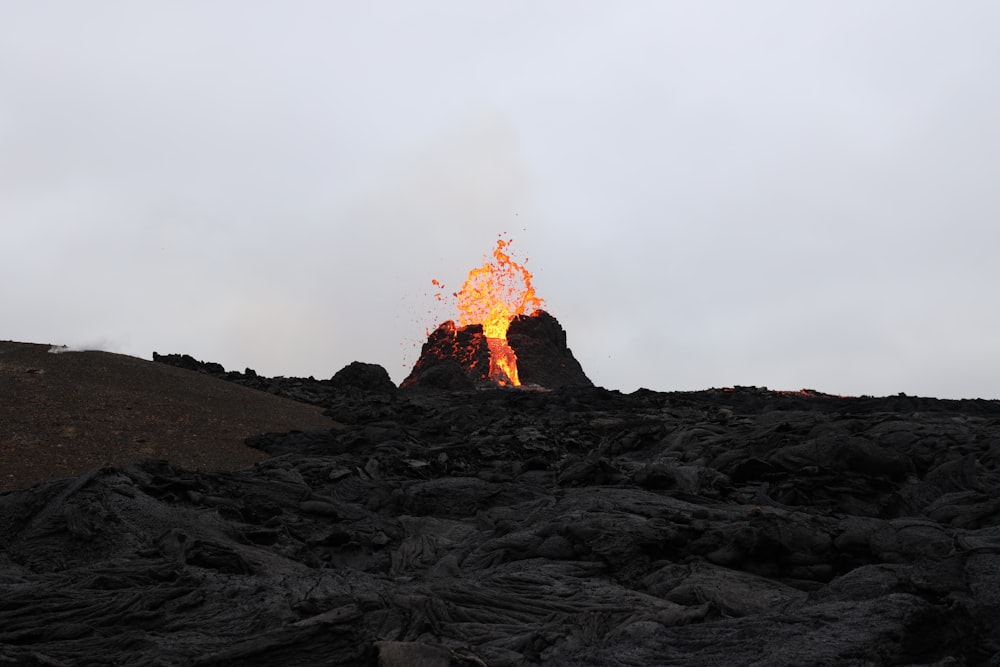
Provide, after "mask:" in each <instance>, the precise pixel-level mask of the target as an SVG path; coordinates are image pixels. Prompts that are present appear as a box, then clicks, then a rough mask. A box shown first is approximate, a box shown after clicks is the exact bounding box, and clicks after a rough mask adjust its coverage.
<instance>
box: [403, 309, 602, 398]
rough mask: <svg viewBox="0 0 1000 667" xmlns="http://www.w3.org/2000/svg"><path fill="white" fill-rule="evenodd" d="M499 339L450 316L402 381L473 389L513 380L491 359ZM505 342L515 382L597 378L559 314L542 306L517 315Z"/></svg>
mask: <svg viewBox="0 0 1000 667" xmlns="http://www.w3.org/2000/svg"><path fill="white" fill-rule="evenodd" d="M496 341H497V339H496V338H490V337H488V336H487V335H486V334H485V332H484V328H483V325H482V324H469V325H466V326H464V327H459V326H458V325H456V324H455V323H454V322H453V321H451V320H448V321H447V322H445V323H443V324H442V325H441V326H439V327H438V328H437V329H435V330H434V331H433V332H432V333H431V334H430V335H429V336H428V337H427V342H426V343H424V346H423V349H422V350H421V352H420V358H419V359H418V360H417V363H416V364H414V366H413V370H412V371H411V372H410V374H409V376H407V378H406V379H405V380H403V383H402V385H401V387H402V388H404V389H412V388H417V389H426V388H430V389H470V388H473V387H489V386H496V385H499V386H508V385H512V384H515V383H514V382H513V381H512V378H510V376H509V375H508V373H507V372H505V371H503V370H500V369H498V367H497V364H495V363H493V362H492V358H493V357H494V356H495V355H496V354H497V352H496V349H497V347H498V345H497V343H496ZM506 346H507V349H509V351H510V352H509V355H510V357H512V358H513V360H514V362H515V363H516V366H513V364H512V366H513V367H514V368H516V373H517V375H516V376H515V377H516V378H517V382H516V385H524V386H526V387H532V388H543V389H555V388H558V387H568V386H584V387H592V386H593V384H594V383H593V382H591V381H590V379H589V378H588V377H587V375H586V374H585V373H584V372H583V368H582V367H581V366H580V362H578V361H577V360H576V358H575V357H574V356H573V352H572V351H571V350H570V349H569V347H567V346H566V332H565V330H563V328H562V326H561V325H560V324H559V320H557V319H556V318H554V317H553V316H552V315H550V314H548V313H547V312H545V311H544V310H536V311H535V312H534V313H532V314H531V315H518V316H516V317H514V318H513V319H512V320H511V322H510V325H509V327H508V328H507V331H506ZM504 354H508V353H507V352H506V351H504ZM510 357H508V358H510Z"/></svg>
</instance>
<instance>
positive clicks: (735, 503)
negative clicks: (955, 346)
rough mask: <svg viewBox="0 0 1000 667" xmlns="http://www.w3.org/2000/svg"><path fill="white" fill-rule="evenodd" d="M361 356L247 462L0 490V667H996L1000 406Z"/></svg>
mask: <svg viewBox="0 0 1000 667" xmlns="http://www.w3.org/2000/svg"><path fill="white" fill-rule="evenodd" d="M161 359H162V358H161ZM355 370H356V371H358V372H357V373H354V372H353V371H352V372H351V373H348V374H347V375H346V376H344V377H342V379H344V378H345V377H346V378H352V380H351V381H350V382H347V381H346V380H345V381H344V382H343V383H339V386H330V385H329V384H328V383H329V382H330V381H315V380H313V381H312V382H313V383H315V384H316V385H317V386H318V387H322V388H323V389H322V391H321V390H320V389H317V388H316V387H311V386H310V382H309V381H306V380H301V379H300V380H299V381H298V382H299V386H292V389H293V390H294V392H297V393H302V392H306V393H310V392H311V393H310V395H313V396H316V395H319V394H320V393H322V392H326V391H327V389H328V390H329V391H328V392H327V394H326V396H327V398H326V399H325V400H326V403H327V405H328V406H329V408H330V410H331V414H333V415H334V416H335V418H336V419H337V420H339V421H340V422H342V423H343V424H344V425H343V426H341V427H338V428H336V429H334V430H331V431H324V432H311V433H303V432H292V433H284V434H267V435H260V436H256V437H253V438H250V439H249V440H248V444H250V445H252V446H254V447H257V448H260V449H262V450H264V451H267V452H269V453H271V454H272V455H273V458H271V459H269V460H267V461H265V462H263V463H261V464H258V465H257V466H255V467H254V468H252V469H247V470H243V471H239V472H225V473H223V472H219V473H195V472H189V471H185V470H181V469H177V468H175V467H174V466H172V465H170V464H169V463H168V462H165V461H147V462H145V463H143V464H142V465H139V466H136V467H132V468H127V469H109V468H105V469H100V470H95V471H93V472H92V473H90V474H89V475H85V476H83V477H80V478H77V479H72V480H66V481H60V482H51V483H46V484H42V485H38V486H35V487H32V488H27V489H21V490H17V491H13V492H9V493H6V494H0V663H4V664H24V665H98V664H100V665H104V664H116V665H276V664H289V665H292V664H294V665H334V664H336V665H386V666H395V665H423V666H438V665H442V666H443V665H536V664H537V665H542V664H544V665H567V666H569V665H902V664H921V665H927V664H935V665H998V664H1000V403H998V402H997V401H982V400H980V401H940V400H934V399H925V398H913V397H907V396H902V395H900V396H895V397H888V398H836V397H829V396H825V395H822V394H818V393H816V392H804V393H802V394H797V395H781V394H779V393H775V392H770V391H767V390H764V389H756V388H736V389H735V390H728V391H725V390H707V391H702V392H690V393H656V392H651V391H645V390H640V391H638V392H635V393H633V394H630V395H623V394H620V393H618V392H614V391H607V390H604V389H600V388H593V387H565V388H562V389H559V390H555V391H551V392H544V391H525V390H517V389H489V390H478V391H460V392H455V391H437V392H434V391H420V392H388V391H383V392H381V393H379V392H378V391H375V390H372V389H365V388H363V387H360V386H358V385H359V384H365V383H366V382H369V381H370V382H371V385H372V387H377V386H378V385H379V384H381V383H379V382H377V380H376V379H374V378H375V376H377V375H378V373H377V372H374V373H371V372H370V371H371V369H367V370H366V369H364V368H361V369H355ZM243 376H245V374H241V377H243ZM234 377H235V376H234ZM359 378H360V379H359ZM262 382H263V380H262ZM289 386H291V385H289ZM271 387H272V390H274V391H280V383H277V384H272V385H271ZM383 388H384V386H383Z"/></svg>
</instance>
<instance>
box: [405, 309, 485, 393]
mask: <svg viewBox="0 0 1000 667" xmlns="http://www.w3.org/2000/svg"><path fill="white" fill-rule="evenodd" d="M456 370H457V371H459V372H460V373H461V377H460V376H459V374H458V373H456ZM462 378H464V379H462ZM483 384H490V348H489V343H488V342H487V340H486V336H484V335H483V326H482V325H481V324H470V325H468V326H464V327H459V326H457V325H456V324H455V323H454V322H452V321H451V320H448V321H447V322H444V323H443V324H442V325H441V326H439V327H438V328H437V329H435V330H434V331H432V332H431V334H430V335H429V336H428V337H427V342H425V343H424V345H423V347H422V348H421V349H420V358H419V359H417V363H415V364H414V365H413V370H412V371H410V374H409V375H408V376H406V379H405V380H403V382H402V384H401V385H400V387H402V388H403V389H465V388H467V387H474V386H477V385H483Z"/></svg>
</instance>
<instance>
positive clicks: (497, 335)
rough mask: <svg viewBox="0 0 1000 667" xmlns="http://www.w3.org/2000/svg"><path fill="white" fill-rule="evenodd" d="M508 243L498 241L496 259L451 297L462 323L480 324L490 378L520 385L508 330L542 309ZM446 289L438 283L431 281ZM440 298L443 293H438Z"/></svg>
mask: <svg viewBox="0 0 1000 667" xmlns="http://www.w3.org/2000/svg"><path fill="white" fill-rule="evenodd" d="M510 244H511V242H510V241H509V240H504V239H503V238H502V237H501V238H500V239H498V240H497V247H496V249H494V250H493V259H492V260H491V259H489V258H487V261H486V263H485V264H483V265H482V266H480V267H478V268H475V269H472V271H470V272H469V277H468V278H466V279H465V284H463V285H462V289H460V290H459V291H458V292H455V293H454V294H453V295H452V296H454V297H455V298H456V299H457V305H458V311H459V324H461V325H462V326H468V325H470V324H481V325H482V326H483V334H484V335H485V336H486V339H487V343H488V345H489V350H490V379H491V380H493V381H494V382H497V383H498V384H512V385H514V386H520V384H521V381H520V379H518V376H517V356H516V355H515V354H514V350H512V349H511V348H510V345H508V344H507V327H508V326H510V321H511V320H512V319H514V318H515V317H517V316H518V315H530V314H532V313H533V312H534V311H535V310H537V309H539V308H541V306H542V300H541V299H539V298H538V297H536V296H535V288H534V287H532V285H531V277H532V276H531V272H530V271H528V269H526V268H525V267H524V265H523V264H519V263H517V262H516V261H514V260H513V259H512V258H511V256H510ZM431 282H432V283H433V284H434V286H435V287H438V288H443V287H444V285H442V284H441V283H440V282H439V281H437V280H434V281H431ZM435 296H436V297H437V298H438V299H441V293H440V292H438V293H437V294H435Z"/></svg>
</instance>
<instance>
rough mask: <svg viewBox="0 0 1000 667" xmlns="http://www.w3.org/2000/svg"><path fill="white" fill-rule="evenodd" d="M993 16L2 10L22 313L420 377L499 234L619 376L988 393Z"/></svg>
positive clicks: (1, 263) (160, 7)
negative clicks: (448, 300)
mask: <svg viewBox="0 0 1000 667" xmlns="http://www.w3.org/2000/svg"><path fill="white" fill-rule="evenodd" d="M998 20H1000V7H998V6H997V5H996V4H995V3H990V2H965V3H961V4H958V5H948V6H945V5H942V4H939V3H931V2H920V1H917V2H912V1H906V2H904V1H902V0H898V1H897V0H890V1H887V2H881V3H865V2H838V3H832V2H831V3H826V2H821V3H808V4H802V3H794V2H777V1H773V0H766V1H764V2H758V3H752V4H747V3H738V2H723V3H713V4H711V5H704V4H691V3H679V2H635V3H628V4H627V5H622V6H615V5H613V4H609V3H596V2H583V3H580V2H573V3H570V2H553V3H545V2H542V3H537V2H532V3H527V2H512V3H505V4H504V5H502V6H498V7H492V6H491V7H487V6H486V5H481V4H470V3H461V2H433V1H432V2H424V3H403V2H371V3H362V4H360V5H348V4H345V3H321V2H310V1H303V2H294V3H282V4H278V3H272V4H267V5H248V4H246V3H238V2H234V1H231V2H226V1H223V2H214V3H188V2H157V1H154V2H148V3H142V4H135V3H127V2H111V1H106V2H100V1H99V2H94V3H86V4H85V5H84V4H80V3H71V2H45V1H40V2H32V3H2V4H0V87H2V90H3V91H5V94H4V95H3V96H2V97H0V220H2V222H3V227H2V229H3V235H2V237H0V238H2V243H0V280H2V282H3V285H4V289H3V290H2V291H0V312H2V313H3V317H2V320H0V322H2V324H3V326H2V328H0V339H10V340H21V341H30V342H39V343H53V344H65V345H70V346H83V347H100V348H103V349H108V350H111V351H117V352H123V353H127V354H132V355H135V356H139V357H144V358H149V357H150V355H151V354H152V352H153V350H157V351H159V352H161V353H169V352H180V353H188V354H191V355H194V356H195V357H198V358H203V359H212V360H214V361H218V362H220V363H222V364H223V365H225V366H226V367H227V368H232V369H239V370H241V369H243V368H244V367H247V366H249V367H252V368H255V369H257V370H258V371H260V372H261V373H262V374H265V375H303V376H306V375H315V376H317V377H329V376H331V375H332V374H333V373H334V372H335V371H336V370H337V369H339V368H341V367H343V366H344V365H346V364H347V363H348V362H350V361H352V360H355V359H358V360H363V361H368V362H373V363H379V364H381V365H383V366H384V367H385V368H386V369H387V370H388V371H389V373H390V374H391V376H392V378H393V379H394V380H395V381H396V382H399V381H400V380H402V378H403V377H405V376H406V375H407V373H408V372H409V370H410V367H411V366H412V364H413V363H414V362H415V361H416V359H417V356H418V354H419V349H420V345H421V343H422V342H423V341H424V340H425V338H426V333H427V331H428V330H429V329H430V330H433V329H434V328H435V327H436V326H437V325H438V324H440V323H441V322H442V321H444V320H446V319H454V318H455V317H456V314H455V313H454V312H451V311H449V310H448V309H447V308H446V307H444V306H443V305H441V304H439V303H438V302H437V301H436V300H435V299H434V298H433V296H432V293H433V292H434V291H435V288H434V286H432V285H431V280H432V279H435V278H436V279H439V280H441V281H443V282H444V283H445V284H446V285H447V286H448V287H449V288H453V289H454V288H458V287H459V286H460V285H461V284H462V281H463V280H464V279H465V277H466V275H467V273H468V271H469V270H470V269H471V268H473V267H475V266H478V265H479V264H481V263H482V259H483V256H484V255H486V254H488V253H489V252H490V251H491V250H492V248H493V246H494V244H495V242H496V239H497V234H498V233H500V232H503V231H507V232H509V238H511V239H512V240H513V248H514V249H515V251H516V252H517V254H518V256H519V258H521V259H524V258H525V257H527V258H530V259H529V262H528V263H527V266H528V267H529V268H530V270H531V271H532V272H533V274H534V284H535V288H536V290H537V293H538V296H539V297H540V298H542V299H544V301H545V305H546V310H548V311H549V312H550V313H551V314H552V315H554V316H555V317H557V318H558V319H559V321H560V323H561V324H562V326H563V327H564V328H565V330H566V332H567V335H568V345H569V346H570V347H571V348H572V350H573V354H574V355H575V357H576V358H577V359H578V360H579V361H580V363H581V364H582V366H583V367H584V368H585V369H586V371H587V374H588V376H589V377H590V378H591V379H592V380H593V381H594V382H595V383H596V384H598V385H601V386H606V387H609V388H617V389H622V390H625V391H631V390H633V389H635V388H637V387H639V386H646V387H650V388H653V389H657V390H674V389H699V388H704V387H710V386H728V385H735V384H744V385H767V386H770V387H773V388H779V389H797V388H800V387H811V388H816V389H818V390H821V391H827V392H830V393H837V394H855V395H857V394H874V395H884V394H895V393H897V392H906V393H908V394H920V395H928V396H939V397H971V396H978V397H985V398H998V397H1000V382H998V380H997V378H1000V347H998V345H1000V344H998V343H997V337H996V334H995V332H996V331H997V330H1000V309H998V308H997V306H996V301H997V299H996V296H995V291H996V286H997V285H998V284H1000V264H998V263H997V262H996V261H995V249H996V248H997V247H1000V226H998V225H997V220H998V219H1000V193H998V190H997V188H996V187H995V185H994V181H995V180H996V175H997V174H998V173H1000V129H998V127H997V124H996V122H995V119H996V118H997V117H1000V88H998V86H997V84H996V83H994V79H995V76H994V74H993V69H994V68H995V67H994V64H995V63H996V62H998V61H1000V43H998V42H997V40H996V39H995V34H994V33H995V30H994V27H995V26H996V25H997V24H998Z"/></svg>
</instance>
